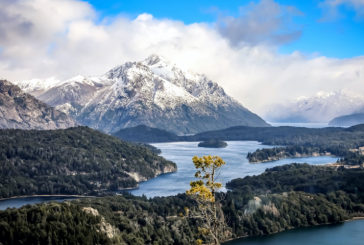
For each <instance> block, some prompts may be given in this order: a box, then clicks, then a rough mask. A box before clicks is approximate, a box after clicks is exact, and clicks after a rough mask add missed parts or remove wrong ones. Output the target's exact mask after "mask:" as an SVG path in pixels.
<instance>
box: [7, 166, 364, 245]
mask: <svg viewBox="0 0 364 245" xmlns="http://www.w3.org/2000/svg"><path fill="white" fill-rule="evenodd" d="M363 176H364V171H363V170H361V169H356V170H347V169H339V170H338V171H335V170H334V169H333V168H329V167H324V166H310V165H308V164H290V165H284V166H280V167H274V168H271V169H267V170H266V171H265V172H264V173H263V174H261V175H258V176H247V177H245V178H243V179H235V180H233V181H231V182H229V183H228V187H229V188H230V189H231V190H230V191H228V192H227V193H226V196H224V198H223V199H222V201H221V210H220V211H223V212H224V213H225V215H226V216H228V217H229V220H228V227H227V230H226V232H225V237H224V238H223V240H228V239H232V238H238V237H243V236H252V235H263V234H272V233H275V232H280V231H283V230H287V229H292V228H296V227H303V226H312V225H318V224H327V223H338V222H343V221H345V220H348V219H351V218H352V217H360V216H363V212H364V205H363V204H362V203H363V202H364V181H363V178H362V177H363ZM219 196H220V194H218V197H219ZM193 206H194V204H193V203H192V201H191V199H189V198H188V197H187V196H186V195H185V194H180V195H177V196H172V197H155V198H151V199H147V198H146V197H145V196H142V197H136V196H132V195H129V194H127V193H125V194H124V195H123V196H112V197H101V198H92V199H78V200H74V201H70V202H64V203H47V204H35V205H26V206H24V207H22V208H20V209H7V210H5V211H0V236H1V237H2V241H1V242H2V244H3V245H10V244H12V245H13V244H31V245H32V244H35V245H36V244H40V245H42V244H50V243H51V244H56V245H57V244H69V245H71V244H75V245H76V244H128V245H134V244H140V245H144V244H153V245H170V244H173V245H187V244H188V245H190V244H193V243H195V240H196V239H197V233H198V232H197V229H198V228H197V227H199V226H201V225H202V223H201V221H200V220H199V219H185V218H181V217H179V216H178V214H179V213H180V212H183V210H184V207H189V208H192V207H193Z"/></svg>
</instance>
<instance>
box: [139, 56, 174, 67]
mask: <svg viewBox="0 0 364 245" xmlns="http://www.w3.org/2000/svg"><path fill="white" fill-rule="evenodd" d="M143 63H144V64H145V65H147V66H168V65H171V61H170V60H168V59H167V58H166V57H164V56H163V55H159V54H151V55H149V56H148V58H147V59H145V60H144V61H143Z"/></svg>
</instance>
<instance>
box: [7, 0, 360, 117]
mask: <svg viewBox="0 0 364 245" xmlns="http://www.w3.org/2000/svg"><path fill="white" fill-rule="evenodd" d="M270 7H271V9H273V10H274V11H272V12H270V11H268V10H267V9H269V8H270ZM262 11H263V12H264V11H266V12H265V13H267V14H266V15H262V14H261V13H262ZM267 11H268V12H267ZM268 13H269V15H268ZM300 15H303V13H301V12H300V11H299V10H297V9H295V8H294V7H293V6H283V5H279V4H277V3H275V2H273V1H272V0H262V1H261V2H259V3H257V4H251V5H249V6H247V7H245V8H243V9H242V11H241V14H240V16H238V17H228V16H225V17H221V18H220V19H219V20H217V22H216V23H215V24H210V23H194V24H189V25H186V24H184V23H183V22H180V21H176V20H170V19H156V18H154V17H153V16H152V15H150V14H147V13H145V14H141V15H139V16H138V17H137V18H135V19H130V18H127V17H125V16H123V15H120V16H112V17H106V18H103V19H100V18H99V13H98V12H97V11H96V10H95V9H93V7H92V6H91V5H90V4H88V3H87V2H82V1H76V0H22V1H20V0H11V1H10V0H5V1H4V0H2V1H0V74H1V77H2V78H6V79H9V80H13V81H15V80H29V79H32V78H40V79H45V78H48V77H51V76H54V75H55V74H56V75H57V78H58V79H65V78H68V77H72V76H74V75H77V74H86V75H89V76H99V75H101V74H103V73H104V71H105V70H107V69H109V68H110V67H114V66H117V65H120V64H123V63H124V62H126V61H130V60H135V61H137V60H141V59H143V58H144V57H145V56H146V55H148V54H150V53H158V54H161V55H165V56H166V57H168V58H170V59H172V60H174V61H176V62H177V63H178V64H179V65H181V66H185V67H189V68H192V69H193V70H195V71H197V72H199V73H204V74H206V75H207V76H208V77H210V78H211V79H212V80H214V81H216V82H217V83H219V85H221V86H222V87H223V88H224V89H225V91H226V92H227V93H228V94H229V95H231V96H232V97H234V98H236V99H237V100H238V101H239V102H241V103H243V104H244V105H246V106H247V107H248V108H250V109H252V111H254V112H257V113H263V112H265V111H266V106H267V105H268V104H271V103H280V102H282V101H284V100H286V99H294V98H296V97H299V96H303V95H305V96H312V95H314V94H316V93H317V91H326V92H329V91H333V90H336V89H341V88H343V87H346V88H348V89H352V90H355V91H357V92H364V86H362V85H363V80H364V65H363V64H364V57H356V58H351V59H335V58H328V57H322V56H317V55H316V56H315V55H305V54H303V53H300V52H298V51H297V52H294V53H291V54H279V53H278V51H277V49H278V47H279V45H281V44H284V43H287V42H292V41H294V40H296V39H297V38H299V37H300V35H301V33H302V27H300V26H297V25H295V23H294V22H293V20H292V18H293V17H295V16H296V17H297V16H300ZM287 21H288V22H287Z"/></svg>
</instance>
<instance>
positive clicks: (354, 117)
mask: <svg viewBox="0 0 364 245" xmlns="http://www.w3.org/2000/svg"><path fill="white" fill-rule="evenodd" d="M362 123H364V114H363V113H358V114H351V115H346V116H341V117H336V118H334V119H332V120H331V121H330V122H329V125H330V126H353V125H357V124H362Z"/></svg>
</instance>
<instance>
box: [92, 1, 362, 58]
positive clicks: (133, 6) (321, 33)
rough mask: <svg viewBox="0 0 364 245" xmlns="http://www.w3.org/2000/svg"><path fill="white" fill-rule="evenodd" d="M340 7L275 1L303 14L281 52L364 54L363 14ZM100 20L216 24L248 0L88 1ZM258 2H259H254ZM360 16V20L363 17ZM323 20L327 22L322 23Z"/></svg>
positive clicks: (236, 12)
mask: <svg viewBox="0 0 364 245" xmlns="http://www.w3.org/2000/svg"><path fill="white" fill-rule="evenodd" d="M339 1H341V2H348V4H339V5H338V6H337V8H336V11H337V14H335V15H334V16H331V15H330V16H328V14H327V13H328V12H330V10H328V8H327V7H325V5H323V1H319V0H300V1H290V0H278V1H277V0H276V1H275V2H277V3H279V4H281V5H288V6H295V7H296V8H297V9H298V10H299V11H301V12H302V13H303V16H296V17H294V18H293V22H294V23H295V24H297V25H298V26H300V27H301V28H302V34H301V36H300V38H299V39H298V40H295V41H292V42H289V43H285V44H282V45H280V46H279V47H277V48H278V50H279V52H280V53H283V54H288V53H292V52H294V51H296V50H297V51H301V52H303V53H305V54H312V53H317V55H322V56H327V57H333V58H352V57H356V56H362V55H364V45H363V44H362V43H363V40H364V15H363V13H360V12H358V9H355V8H354V6H353V5H352V4H350V1H355V0H347V1H346V0H339ZM87 2H89V3H90V4H91V5H93V7H94V8H95V10H96V11H97V12H98V13H99V14H100V18H103V17H110V16H117V15H124V16H128V17H129V18H131V19H133V18H136V17H137V16H138V15H140V14H142V13H149V14H152V15H153V16H154V17H155V18H158V19H172V20H179V21H182V22H184V23H185V24H192V23H196V22H197V23H200V22H205V23H211V24H212V25H213V24H214V23H215V22H216V21H217V19H218V16H219V15H224V16H233V17H237V16H239V8H240V7H244V6H246V5H248V4H249V3H250V2H251V1H246V0H243V1H242V0H240V1H236V0H229V1H219V0H200V1H191V0H184V1H162V0H159V1H150V0H149V1H147V0H139V1H120V0H108V1H105V0H88V1H87ZM255 2H256V3H257V2H259V1H255ZM360 15H361V17H360ZM322 18H324V19H326V20H325V21H322Z"/></svg>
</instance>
